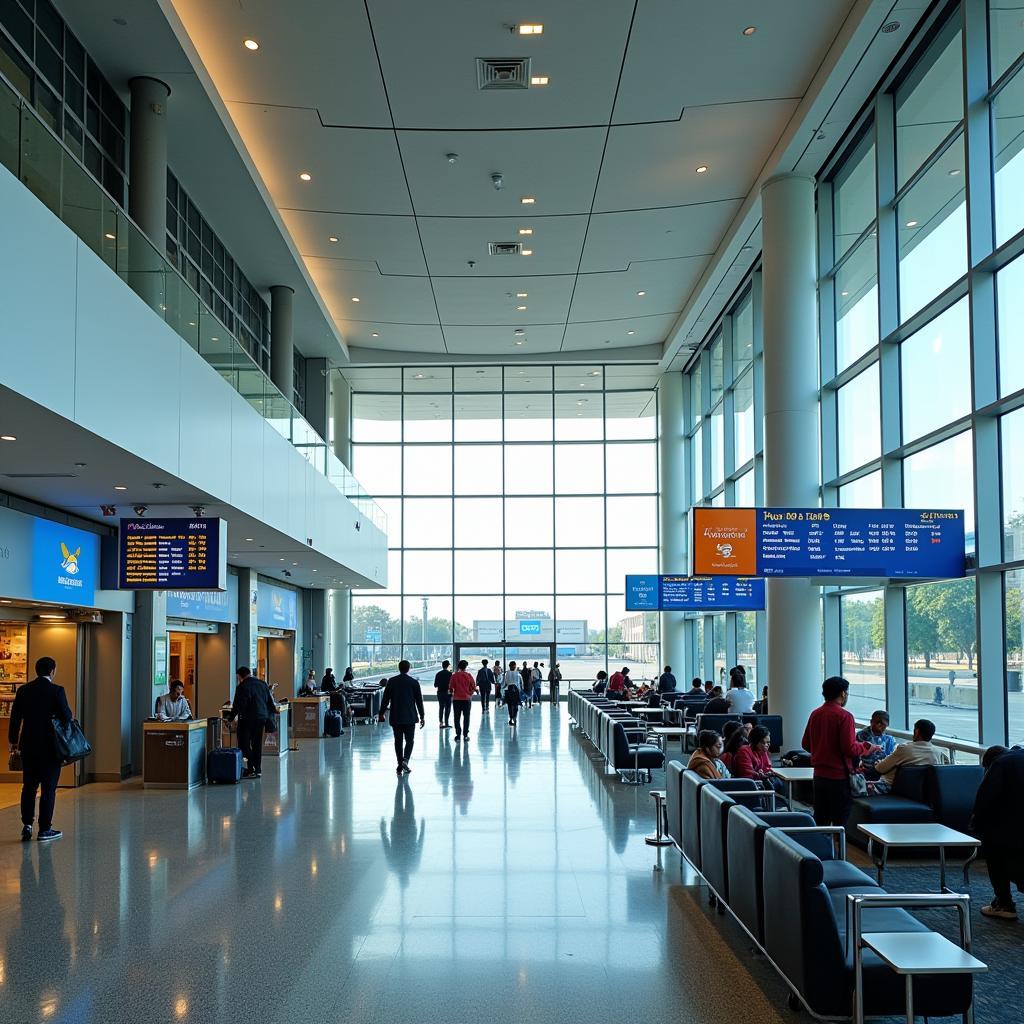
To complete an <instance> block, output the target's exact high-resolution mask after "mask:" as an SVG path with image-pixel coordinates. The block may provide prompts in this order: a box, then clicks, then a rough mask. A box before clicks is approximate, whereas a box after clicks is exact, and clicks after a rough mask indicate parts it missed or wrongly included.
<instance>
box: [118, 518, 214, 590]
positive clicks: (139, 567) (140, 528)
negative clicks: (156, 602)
mask: <svg viewBox="0 0 1024 1024" xmlns="http://www.w3.org/2000/svg"><path fill="white" fill-rule="evenodd" d="M227 539H228V532H227V523H225V522H224V520H223V519H209V518H200V517H196V518H193V519H122V520H121V529H120V538H119V542H118V556H119V557H118V586H119V587H120V588H121V589H122V590H224V589H226V587H227Z"/></svg>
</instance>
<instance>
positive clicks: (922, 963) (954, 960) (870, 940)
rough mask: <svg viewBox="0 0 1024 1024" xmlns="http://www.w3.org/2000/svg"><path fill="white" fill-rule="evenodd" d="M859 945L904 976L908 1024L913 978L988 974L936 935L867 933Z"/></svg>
mask: <svg viewBox="0 0 1024 1024" xmlns="http://www.w3.org/2000/svg"><path fill="white" fill-rule="evenodd" d="M908 827H909V826H908ZM951 831H952V830H951ZM861 944H862V945H863V946H866V947H867V948H868V949H870V950H872V951H873V952H874V953H876V954H877V955H878V957H879V958H880V959H881V960H882V961H883V962H884V963H886V964H887V965H888V966H889V967H890V968H892V970H894V971H895V972H896V973H897V974H903V975H905V976H906V986H907V1024H914V976H915V975H917V974H980V973H981V972H983V971H987V970H988V965H987V964H984V963H982V962H981V961H980V960H978V959H977V958H976V957H973V956H971V954H970V953H968V952H967V950H966V949H961V948H960V947H959V946H958V945H957V944H956V943H955V942H950V941H949V939H947V938H946V937H945V936H943V935H939V934H938V932H868V933H867V934H865V935H862V936H861ZM863 1020H864V1007H863V1006H858V1008H857V1022H858V1024H860V1022H862V1021H863Z"/></svg>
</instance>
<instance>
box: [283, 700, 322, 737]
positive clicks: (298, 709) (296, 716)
mask: <svg viewBox="0 0 1024 1024" xmlns="http://www.w3.org/2000/svg"><path fill="white" fill-rule="evenodd" d="M288 703H289V704H290V705H291V706H292V707H293V708H294V709H295V710H294V711H293V712H292V735H293V736H294V737H295V738H296V739H302V740H317V739H320V737H321V736H323V734H324V716H325V715H326V714H327V709H328V708H329V707H330V703H331V698H330V697H329V696H328V695H327V694H326V693H325V694H323V695H321V696H319V697H292V698H291V700H290V701H289V702H288Z"/></svg>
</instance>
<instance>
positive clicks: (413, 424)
mask: <svg viewBox="0 0 1024 1024" xmlns="http://www.w3.org/2000/svg"><path fill="white" fill-rule="evenodd" d="M404 403H405V406H404V409H405V411H404V415H405V440H406V441H407V442H409V441H415V442H420V441H450V440H451V439H452V399H451V395H406V396H405V398H404Z"/></svg>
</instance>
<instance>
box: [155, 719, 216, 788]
mask: <svg viewBox="0 0 1024 1024" xmlns="http://www.w3.org/2000/svg"><path fill="white" fill-rule="evenodd" d="M206 729H207V719H205V718H195V719H193V720H192V721H191V722H145V723H143V726H142V732H143V757H142V781H143V784H144V785H145V787H146V788H147V789H194V788H195V787H196V786H201V785H203V783H204V782H206Z"/></svg>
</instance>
